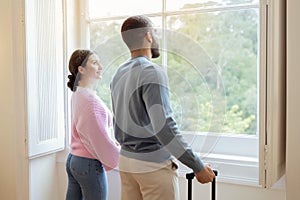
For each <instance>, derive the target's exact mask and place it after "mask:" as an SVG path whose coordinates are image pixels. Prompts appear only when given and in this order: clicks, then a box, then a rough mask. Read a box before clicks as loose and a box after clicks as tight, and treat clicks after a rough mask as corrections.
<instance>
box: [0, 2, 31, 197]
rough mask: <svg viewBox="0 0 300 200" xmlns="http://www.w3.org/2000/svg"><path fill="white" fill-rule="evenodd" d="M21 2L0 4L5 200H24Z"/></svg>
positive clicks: (0, 173) (1, 187)
mask: <svg viewBox="0 0 300 200" xmlns="http://www.w3.org/2000/svg"><path fill="white" fill-rule="evenodd" d="M22 2H23V0H1V1H0V30H1V31H0V44H1V45H0V60H1V65H0V69H1V72H0V91H1V97H0V138H1V139H0V159H1V165H0V196H1V199H9V200H27V199H28V160H27V158H26V141H25V135H26V126H25V91H24V89H23V88H24V83H25V80H24V76H23V69H24V68H23V67H24V65H23V64H24V63H23V58H24V45H23V44H22V42H21V40H22V36H23V31H22V26H23V21H22V12H21V11H22V5H23V3H22Z"/></svg>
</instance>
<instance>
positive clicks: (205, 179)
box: [195, 165, 215, 184]
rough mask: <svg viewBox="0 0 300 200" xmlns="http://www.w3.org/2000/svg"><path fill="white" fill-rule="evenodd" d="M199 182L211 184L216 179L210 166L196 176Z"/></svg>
mask: <svg viewBox="0 0 300 200" xmlns="http://www.w3.org/2000/svg"><path fill="white" fill-rule="evenodd" d="M195 176H196V178H197V180H198V181H199V182H200V183H202V184H203V183H210V182H212V181H213V180H214V178H215V173H214V172H213V170H212V169H211V168H210V166H209V165H206V166H205V167H204V168H203V169H202V170H201V171H200V172H198V173H197V174H195Z"/></svg>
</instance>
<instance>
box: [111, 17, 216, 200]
mask: <svg viewBox="0 0 300 200" xmlns="http://www.w3.org/2000/svg"><path fill="white" fill-rule="evenodd" d="M121 33H122V38H123V41H124V42H125V43H126V45H127V47H128V48H129V50H130V52H131V59H129V60H128V61H126V62H125V63H123V64H122V65H121V66H120V67H119V68H118V70H117V72H116V74H115V75H114V77H113V79H112V81H111V95H112V106H113V112H114V131H115V137H116V139H117V140H118V142H119V143H120V144H121V155H120V162H119V168H120V176H121V184H122V187H121V188H122V189H121V190H122V200H166V199H168V200H171V199H174V200H179V189H178V177H177V168H178V167H177V164H176V163H175V161H174V159H175V158H177V159H178V160H179V161H180V162H182V163H183V164H185V165H186V166H188V167H189V168H191V169H192V170H193V171H194V173H195V176H196V178H197V180H198V181H199V182H201V183H208V182H211V181H212V180H213V178H214V176H215V175H214V173H213V171H212V169H211V168H210V167H209V166H207V165H206V166H205V165H204V164H203V163H202V161H201V160H200V158H199V157H198V156H197V155H196V154H195V153H194V152H193V151H192V149H191V148H190V146H188V144H187V143H186V142H185V140H184V139H183V137H182V135H181V134H180V132H179V130H178V127H177V125H176V122H175V120H174V119H173V117H172V109H171V106H170V99H169V88H168V79H167V75H166V73H165V71H164V70H163V69H162V68H161V67H160V66H158V65H156V64H155V63H153V62H152V61H151V58H157V57H159V55H160V53H159V45H158V41H157V38H156V35H155V31H154V29H153V27H152V23H151V21H150V20H149V19H148V18H147V17H145V16H132V17H129V18H127V19H126V20H125V21H124V23H123V24H122V28H121ZM174 157H175V158H174Z"/></svg>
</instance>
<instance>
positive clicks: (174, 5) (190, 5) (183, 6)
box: [166, 0, 259, 11]
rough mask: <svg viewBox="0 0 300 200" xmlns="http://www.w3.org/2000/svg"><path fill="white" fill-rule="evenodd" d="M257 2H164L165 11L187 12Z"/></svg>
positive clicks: (254, 1) (222, 0)
mask: <svg viewBox="0 0 300 200" xmlns="http://www.w3.org/2000/svg"><path fill="white" fill-rule="evenodd" d="M258 2H259V0H231V1H230V0H171V1H170V0H166V9H167V10H168V11H169V10H172V11H173V10H187V9H195V8H201V9H203V8H216V7H226V6H232V5H241V4H258Z"/></svg>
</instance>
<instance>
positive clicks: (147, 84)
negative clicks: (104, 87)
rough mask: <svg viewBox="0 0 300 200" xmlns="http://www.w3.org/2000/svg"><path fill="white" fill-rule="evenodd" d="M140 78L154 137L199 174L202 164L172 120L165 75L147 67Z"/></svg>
mask: <svg viewBox="0 0 300 200" xmlns="http://www.w3.org/2000/svg"><path fill="white" fill-rule="evenodd" d="M142 77H146V78H145V79H144V80H143V84H142V85H143V100H144V102H145V105H146V107H147V112H148V115H149V117H150V120H151V124H152V127H153V131H154V132H155V136H156V137H157V138H158V140H159V141H160V143H161V144H163V145H164V146H165V148H166V149H167V150H168V151H169V152H170V153H171V154H172V155H173V156H175V157H176V158H177V159H178V160H179V161H180V162H182V163H183V164H184V165H186V166H188V167H189V168H191V169H193V171H194V172H195V173H197V172H200V171H201V170H202V169H203V167H204V164H203V162H202V161H201V160H200V158H199V157H198V156H197V155H196V154H195V153H194V152H193V150H192V148H191V147H190V146H189V145H188V144H187V142H186V141H185V139H184V138H183V136H182V134H181V133H180V131H179V129H178V126H177V123H176V122H175V120H174V119H173V114H172V108H171V106H170V97H169V87H168V79H167V75H166V73H165V72H164V71H163V70H162V69H156V68H153V67H148V68H147V69H146V70H145V71H144V74H143V76H142Z"/></svg>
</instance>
